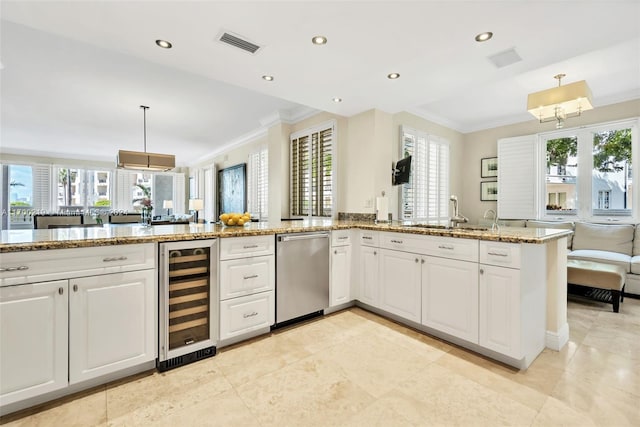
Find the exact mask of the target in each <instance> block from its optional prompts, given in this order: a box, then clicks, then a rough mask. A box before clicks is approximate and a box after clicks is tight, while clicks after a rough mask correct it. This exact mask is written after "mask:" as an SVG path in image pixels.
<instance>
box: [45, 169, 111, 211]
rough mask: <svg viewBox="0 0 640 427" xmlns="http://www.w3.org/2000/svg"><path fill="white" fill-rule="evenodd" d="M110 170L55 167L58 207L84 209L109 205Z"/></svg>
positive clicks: (107, 206)
mask: <svg viewBox="0 0 640 427" xmlns="http://www.w3.org/2000/svg"><path fill="white" fill-rule="evenodd" d="M111 175H112V174H111V171H105V170H91V169H75V168H66V167H58V168H56V178H57V185H56V200H57V207H58V209H59V210H60V209H62V210H64V209H72V210H86V209H92V208H109V207H111V197H112V196H111V188H112V178H111Z"/></svg>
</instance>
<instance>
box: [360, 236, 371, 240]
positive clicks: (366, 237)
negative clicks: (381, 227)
mask: <svg viewBox="0 0 640 427" xmlns="http://www.w3.org/2000/svg"><path fill="white" fill-rule="evenodd" d="M362 238H363V239H365V240H373V237H370V236H362Z"/></svg>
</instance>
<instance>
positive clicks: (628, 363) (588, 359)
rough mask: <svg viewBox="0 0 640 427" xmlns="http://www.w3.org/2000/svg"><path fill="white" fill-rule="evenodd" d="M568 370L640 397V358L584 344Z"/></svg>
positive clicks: (586, 378) (588, 379)
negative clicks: (631, 357)
mask: <svg viewBox="0 0 640 427" xmlns="http://www.w3.org/2000/svg"><path fill="white" fill-rule="evenodd" d="M638 339H640V337H639V338H638ZM567 371H568V372H571V373H573V375H574V376H575V377H576V378H583V379H585V380H587V381H588V382H589V383H592V384H597V385H603V386H606V387H615V388H617V389H620V390H623V391H626V392H628V393H631V394H634V395H635V396H637V397H638V399H640V359H630V358H627V357H625V356H620V355H617V354H614V353H611V352H609V351H604V350H600V349H598V348H595V347H590V346H587V345H582V346H580V348H579V349H578V351H577V352H576V354H575V356H574V357H573V360H572V361H571V363H570V364H569V365H568V366H567ZM639 421H640V420H639Z"/></svg>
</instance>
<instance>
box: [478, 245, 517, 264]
mask: <svg viewBox="0 0 640 427" xmlns="http://www.w3.org/2000/svg"><path fill="white" fill-rule="evenodd" d="M480 263H481V264H489V265H497V266H499V267H509V268H520V245H519V244H517V243H501V242H485V241H483V242H480Z"/></svg>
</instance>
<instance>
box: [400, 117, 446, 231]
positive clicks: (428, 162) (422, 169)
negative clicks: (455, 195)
mask: <svg viewBox="0 0 640 427" xmlns="http://www.w3.org/2000/svg"><path fill="white" fill-rule="evenodd" d="M401 135H402V154H403V157H407V156H411V174H410V178H409V183H407V184H402V190H401V200H400V204H401V212H400V216H401V218H402V219H404V220H420V221H428V222H429V223H434V224H442V225H446V224H447V222H448V220H449V196H450V194H449V143H448V141H446V140H444V139H442V138H439V137H437V136H434V135H429V134H427V133H424V132H420V131H417V130H415V129H412V128H409V127H406V126H403V127H402V130H401Z"/></svg>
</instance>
